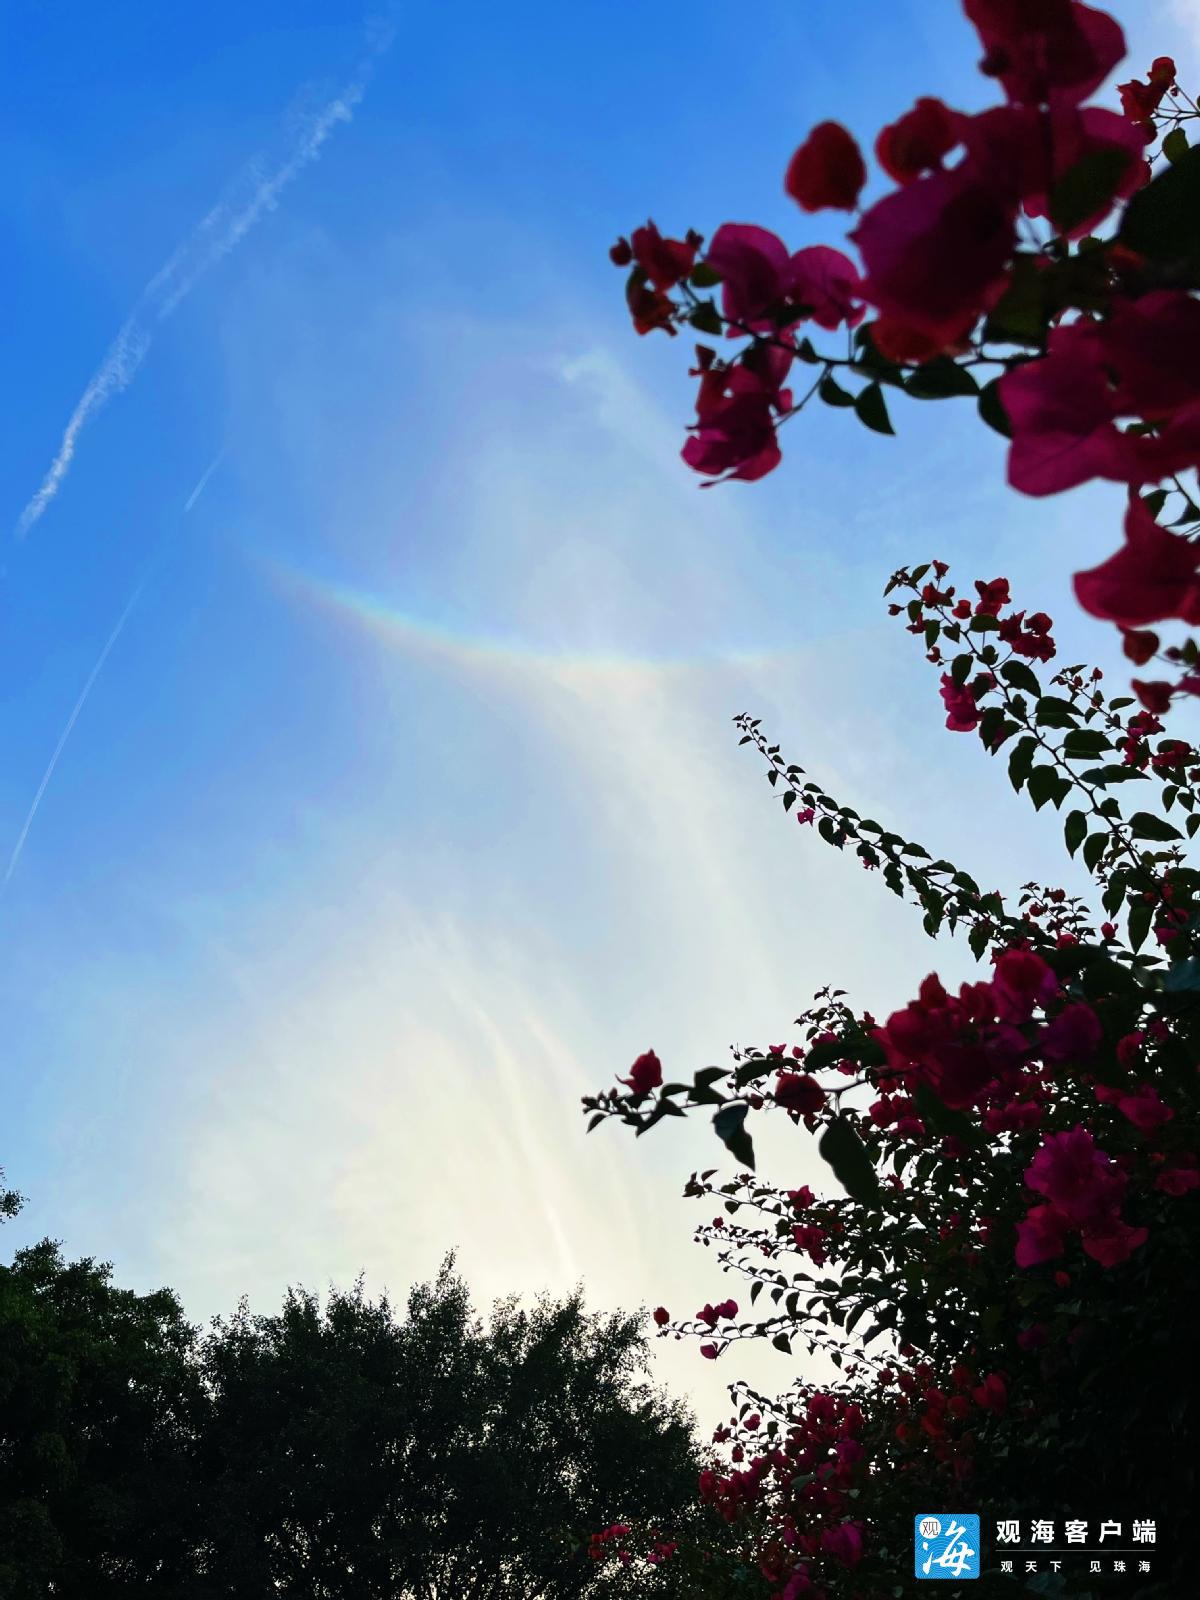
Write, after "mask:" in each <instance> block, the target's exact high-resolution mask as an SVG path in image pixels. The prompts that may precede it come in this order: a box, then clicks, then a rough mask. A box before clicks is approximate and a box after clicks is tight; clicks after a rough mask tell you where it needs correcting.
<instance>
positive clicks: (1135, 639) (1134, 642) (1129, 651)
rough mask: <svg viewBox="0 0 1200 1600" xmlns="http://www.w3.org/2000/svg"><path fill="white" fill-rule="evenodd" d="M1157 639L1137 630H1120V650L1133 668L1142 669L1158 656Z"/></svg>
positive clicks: (1153, 634)
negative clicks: (1131, 663)
mask: <svg viewBox="0 0 1200 1600" xmlns="http://www.w3.org/2000/svg"><path fill="white" fill-rule="evenodd" d="M1158 646H1159V638H1158V635H1157V634H1156V633H1148V632H1145V631H1143V630H1140V629H1137V628H1122V629H1121V649H1122V651H1123V652H1124V653H1125V655H1126V656H1127V657H1128V658H1129V660H1130V661H1132V662H1133V664H1134V666H1135V667H1144V666H1145V665H1146V663H1147V661H1149V660H1151V659H1152V657H1154V656H1155V655H1157V654H1158Z"/></svg>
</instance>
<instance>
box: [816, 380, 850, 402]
mask: <svg viewBox="0 0 1200 1600" xmlns="http://www.w3.org/2000/svg"><path fill="white" fill-rule="evenodd" d="M817 393H818V394H819V395H820V396H821V399H822V400H824V402H825V404H826V405H827V406H852V405H854V404H855V403H856V402H855V399H854V396H853V395H852V394H848V393H847V392H846V390H845V389H843V388H842V386H841V384H840V383H835V382H834V381H833V379H832V378H831V377H830V375H829V373H826V374H825V376H824V377H823V378H822V379H821V382H820V383H819V384H818V386H817Z"/></svg>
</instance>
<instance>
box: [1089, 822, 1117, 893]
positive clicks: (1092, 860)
mask: <svg viewBox="0 0 1200 1600" xmlns="http://www.w3.org/2000/svg"><path fill="white" fill-rule="evenodd" d="M1107 845H1108V835H1107V834H1105V833H1094V834H1092V836H1091V838H1090V839H1085V840H1084V842H1083V864H1084V866H1085V867H1086V868H1087V869H1088V871H1089V872H1095V870H1096V868H1097V867H1098V866H1099V864H1100V858H1101V856H1102V855H1103V854H1104V851H1105V848H1106V847H1107ZM1118 903H1119V902H1118Z"/></svg>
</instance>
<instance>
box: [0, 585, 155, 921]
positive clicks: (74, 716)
mask: <svg viewBox="0 0 1200 1600" xmlns="http://www.w3.org/2000/svg"><path fill="white" fill-rule="evenodd" d="M149 576H150V574H149V572H146V573H145V574H144V575H143V577H142V580H141V582H140V583H139V584H138V586H137V588H136V589H135V590H134V591H133V593H132V594H131V595H130V597H129V599H128V600H127V601H126V602H125V609H124V610H123V611H122V612H121V615H120V616H119V617H118V618H117V625H116V627H115V628H114V629H113V630H112V632H111V633H110V634H109V636H108V638H107V639H106V640H105V641H104V649H103V650H101V652H100V654H99V655H98V656H97V658H96V664H95V666H94V667H93V668H92V670H91V671H90V672H89V673H88V677H87V682H86V683H85V684H84V686H83V688H82V690H81V691H80V695H79V699H78V700H76V702H75V704H74V706H73V707H72V709H71V715H70V716H69V717H68V718H67V725H66V727H65V728H64V729H63V731H62V733H61V734H60V735H59V739H58V743H57V744H56V745H55V746H54V754H53V755H52V756H51V757H50V763H49V765H48V766H47V768H46V770H45V772H43V774H42V781H41V783H39V784H38V786H37V793H36V794H35V795H34V797H33V803H32V804H31V805H30V807H29V810H28V812H27V813H26V815H25V822H24V824H23V826H22V828H21V831H20V833H19V834H18V835H17V842H16V844H15V845H13V848H12V854H11V855H10V856H9V858H8V866H7V868H6V869H5V873H4V878H3V881H0V894H2V893H3V892H4V890H5V889H6V888H7V887H8V882H9V879H10V878H11V877H12V875H13V873H14V872H15V871H16V870H17V862H18V861H20V859H21V852H22V850H24V848H25V841H26V839H27V838H28V837H29V830H30V828H32V827H33V819H34V818H35V817H36V816H37V814H38V807H39V806H40V805H41V803H42V796H43V795H44V794H45V792H46V789H47V787H48V786H49V783H50V779H51V778H52V777H53V776H54V769H55V767H56V766H57V765H58V759H59V757H60V756H61V755H62V753H63V750H64V749H65V748H66V743H67V740H68V739H69V738H70V737H71V730H72V729H73V728H74V726H75V724H76V723H77V722H78V721H79V713H80V712H81V711H82V710H83V708H84V706H85V705H86V704H87V698H88V695H90V694H91V692H92V686H93V684H94V683H95V682H96V679H97V678H98V677H99V676H100V670H101V668H102V667H103V666H104V663H105V662H106V661H107V660H108V656H109V652H110V651H111V650H112V647H113V645H115V644H116V642H117V640H118V639H119V638H120V637H121V630H122V629H123V628H124V626H125V624H126V623H127V622H128V621H129V618H130V615H131V613H132V611H133V608H134V606H136V605H137V603H138V601H139V600H140V599H141V595H142V590H143V589H144V588H145V587H146V580H147V579H148V578H149Z"/></svg>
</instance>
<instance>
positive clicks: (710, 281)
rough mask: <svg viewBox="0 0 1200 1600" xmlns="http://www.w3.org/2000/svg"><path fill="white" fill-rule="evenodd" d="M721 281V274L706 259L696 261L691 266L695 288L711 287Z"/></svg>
mask: <svg viewBox="0 0 1200 1600" xmlns="http://www.w3.org/2000/svg"><path fill="white" fill-rule="evenodd" d="M720 281H721V274H720V273H719V272H718V271H717V269H716V267H714V266H712V265H710V263H709V262H707V261H697V263H696V265H695V266H694V267H693V268H692V282H693V284H694V285H695V286H696V288H697V289H713V288H715V287H716V285H717V284H718V283H720Z"/></svg>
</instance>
